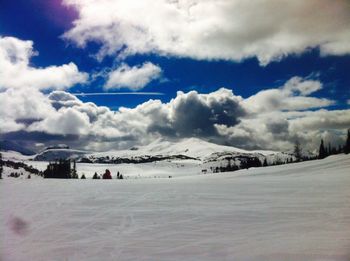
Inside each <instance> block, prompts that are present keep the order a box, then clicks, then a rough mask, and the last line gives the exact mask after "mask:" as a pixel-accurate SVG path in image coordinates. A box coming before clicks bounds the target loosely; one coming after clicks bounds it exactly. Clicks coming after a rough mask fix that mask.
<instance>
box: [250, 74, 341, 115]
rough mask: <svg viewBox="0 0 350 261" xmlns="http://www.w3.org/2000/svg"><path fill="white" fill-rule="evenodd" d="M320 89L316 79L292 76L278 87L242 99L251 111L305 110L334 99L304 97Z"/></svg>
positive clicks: (327, 104) (325, 105)
mask: <svg viewBox="0 0 350 261" xmlns="http://www.w3.org/2000/svg"><path fill="white" fill-rule="evenodd" d="M320 89H322V84H321V83H320V82H319V81H316V80H305V79H303V78H300V77H293V78H291V79H290V80H288V81H287V82H286V83H285V84H284V85H283V86H281V87H280V88H278V89H268V90H263V91H260V92H258V93H257V94H255V95H252V96H251V97H249V98H248V99H246V100H244V105H245V106H246V108H247V110H249V111H250V112H252V113H263V112H270V111H280V110H287V111H293V110H306V109H312V108H322V107H327V106H329V105H332V104H333V103H334V101H332V100H329V99H326V98H315V97H306V95H310V94H312V93H314V92H316V91H318V90H320Z"/></svg>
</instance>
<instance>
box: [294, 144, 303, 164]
mask: <svg viewBox="0 0 350 261" xmlns="http://www.w3.org/2000/svg"><path fill="white" fill-rule="evenodd" d="M294 156H295V158H296V160H297V161H301V159H302V155H301V147H300V142H299V140H296V141H295V144H294Z"/></svg>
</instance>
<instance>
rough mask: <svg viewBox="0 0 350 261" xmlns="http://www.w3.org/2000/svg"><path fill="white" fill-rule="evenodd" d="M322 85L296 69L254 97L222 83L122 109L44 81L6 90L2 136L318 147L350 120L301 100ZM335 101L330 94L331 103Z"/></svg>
mask: <svg viewBox="0 0 350 261" xmlns="http://www.w3.org/2000/svg"><path fill="white" fill-rule="evenodd" d="M321 88H322V84H321V83H320V82H318V81H316V80H309V79H303V78H299V77H293V78H291V79H290V80H289V81H287V82H286V83H285V84H283V85H282V86H281V87H279V88H275V89H270V90H263V91H260V92H259V93H257V94H255V95H253V96H251V97H249V98H247V99H244V98H242V97H240V96H237V95H235V94H234V93H233V92H232V90H228V89H225V88H221V89H219V90H217V91H215V92H211V93H208V94H201V93H198V92H197V91H191V92H188V93H184V92H178V93H177V95H176V97H175V98H173V99H171V100H170V101H169V102H162V101H160V100H149V101H147V102H145V103H142V104H140V105H138V106H136V107H135V108H123V107H122V108H120V109H118V110H116V111H112V110H110V109H109V108H107V107H104V106H97V105H96V104H94V103H91V102H82V101H81V100H79V99H78V98H77V97H76V96H74V95H72V94H70V93H67V92H65V91H53V92H51V93H50V94H49V95H47V96H46V95H44V94H42V93H41V92H40V91H39V90H37V89H34V90H30V89H11V90H7V91H5V92H2V93H0V103H1V104H5V106H2V107H1V110H0V116H1V119H5V121H4V123H3V124H2V125H1V126H0V128H1V135H2V137H4V136H6V137H16V138H17V139H25V140H26V141H28V140H34V141H35V142H44V143H48V144H50V142H51V141H53V142H55V141H56V142H58V141H59V142H60V143H62V142H66V143H69V144H71V145H73V146H75V147H77V148H83V149H93V150H110V149H118V148H125V147H130V146H133V145H135V144H147V143H149V142H150V141H152V140H153V139H155V138H159V137H163V138H170V139H179V138H184V137H193V136H196V137H200V138H204V139H207V140H210V141H213V142H216V143H222V144H228V145H234V146H237V147H242V148H247V149H274V150H287V149H290V148H292V147H293V143H294V141H295V140H296V139H299V140H300V141H301V142H302V144H303V146H304V147H305V148H306V147H307V148H310V149H314V148H316V147H317V146H318V143H319V140H320V139H321V138H324V139H325V140H326V142H328V141H331V142H333V143H339V142H342V140H343V139H344V137H345V133H346V129H347V128H348V127H349V126H350V110H327V109H325V108H321V109H315V105H312V104H311V103H310V104H309V103H304V104H300V99H311V98H312V99H315V101H319V100H322V99H320V98H315V97H309V96H308V97H306V96H305V95H312V94H313V93H314V92H316V91H318V90H320V89H321ZM32 91H33V92H32ZM270 93H273V94H274V95H273V98H271V97H270V95H271V94H270ZM275 93H277V96H278V99H277V98H276V99H275V98H274V97H275V95H276V94H275ZM29 97H30V98H29ZM293 103H295V104H294V105H293ZM329 104H331V102H330V101H328V100H327V102H325V103H324V106H327V105H329ZM317 106H321V105H317ZM5 108H6V109H5ZM310 108H313V110H308V109H310ZM39 136H40V137H41V138H40V137H39ZM38 137H39V138H38Z"/></svg>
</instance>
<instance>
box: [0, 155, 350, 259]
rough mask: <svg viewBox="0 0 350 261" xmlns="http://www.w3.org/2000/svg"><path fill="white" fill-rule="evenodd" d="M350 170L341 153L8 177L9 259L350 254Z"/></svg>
mask: <svg viewBox="0 0 350 261" xmlns="http://www.w3.org/2000/svg"><path fill="white" fill-rule="evenodd" d="M93 166H94V165H91V164H90V165H88V167H89V168H90V169H91V168H92V167H93ZM163 167H164V166H163ZM150 169H151V166H150ZM349 170H350V155H338V156H332V157H329V158H326V159H324V160H318V161H309V162H303V163H295V164H288V165H281V166H276V167H266V168H256V169H249V170H240V171H236V172H231V173H218V174H207V175H191V176H186V173H179V175H178V176H176V173H175V172H176V171H177V172H183V171H186V168H174V169H172V172H174V178H172V179H128V180H108V181H107V180H91V179H87V180H44V179H31V180H25V179H12V178H6V179H4V180H1V181H0V196H1V197H0V231H1V234H0V260H1V261H19V260H38V261H39V260H50V261H51V260H53V261H55V260H147V261H148V260H149V261H151V260H174V261H175V260H176V261H177V260H305V261H309V260H311V261H312V260H344V261H346V260H350V189H349V186H350V171H349ZM167 175H168V174H167ZM17 230H18V231H17Z"/></svg>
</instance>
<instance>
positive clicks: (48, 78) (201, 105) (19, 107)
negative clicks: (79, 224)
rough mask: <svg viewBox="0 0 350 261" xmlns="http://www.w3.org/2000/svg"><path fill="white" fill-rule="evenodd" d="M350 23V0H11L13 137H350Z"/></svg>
mask: <svg viewBox="0 0 350 261" xmlns="http://www.w3.org/2000/svg"><path fill="white" fill-rule="evenodd" d="M349 25H350V2H349V1H347V0H309V1H304V0H293V1H290V0H289V1H288V0H259V1H244V0H205V1H198V0H172V1H171V0H143V1H136V0H135V1H133V0H16V1H10V0H0V103H1V109H0V117H1V125H0V131H1V134H0V136H1V137H0V139H1V140H8V141H12V142H15V143H18V144H21V145H23V146H26V147H28V148H31V149H32V150H34V151H40V150H41V149H43V148H45V147H46V146H48V145H55V144H61V143H64V144H68V145H70V146H71V147H74V148H78V149H84V150H94V151H103V150H112V149H120V148H128V147H131V146H134V145H138V144H139V145H141V144H148V143H150V142H152V141H153V140H155V139H167V140H168V139H171V140H177V139H182V138H187V137H198V138H202V139H205V140H208V141H211V142H215V143H218V144H225V145H232V146H236V147H240V148H246V149H273V150H290V149H292V148H293V144H294V143H295V141H296V140H299V141H300V142H301V144H302V145H303V147H304V150H315V149H317V147H318V146H319V143H320V139H324V140H325V142H326V143H328V142H331V143H332V144H334V145H338V144H341V143H343V142H344V139H345V134H346V130H347V128H349V127H350V108H349V107H350V75H349V68H350V26H349Z"/></svg>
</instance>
